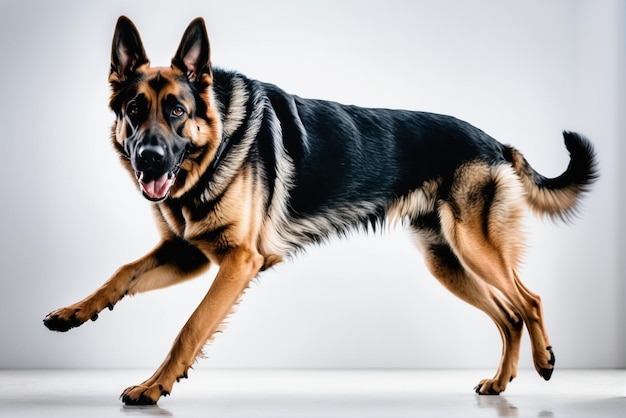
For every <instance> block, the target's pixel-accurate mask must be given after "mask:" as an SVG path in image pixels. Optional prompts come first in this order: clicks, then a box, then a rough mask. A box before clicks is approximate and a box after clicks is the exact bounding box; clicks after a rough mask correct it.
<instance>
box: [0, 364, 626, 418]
mask: <svg viewBox="0 0 626 418" xmlns="http://www.w3.org/2000/svg"><path fill="white" fill-rule="evenodd" d="M148 375H149V371H147V370H70V371H68V370H54V371H41V370H0V417H64V418H70V417H128V416H151V415H154V416H175V417H337V418H342V417H359V418H367V417H626V371H625V370H593V371H591V370H586V371H575V370H557V371H555V373H554V376H553V378H552V380H551V381H550V382H544V381H543V380H541V379H540V378H539V376H537V375H536V374H535V373H534V371H531V370H526V371H521V372H520V375H519V376H518V378H517V379H515V380H514V381H513V382H512V383H511V384H510V385H509V387H508V389H507V391H506V392H505V393H504V394H502V395H501V396H478V395H475V394H474V393H473V392H472V388H473V386H474V385H475V384H476V383H477V382H478V380H480V379H481V378H483V377H487V376H488V375H489V373H487V372H485V371H480V370H467V371H450V370H446V371H422V370H406V371H405V370H398V371H342V370H340V371H336V370H333V371H280V370H278V371H274V370H271V371H270V370H254V371H242V370H236V371H229V370H209V369H200V370H195V371H194V370H192V371H191V372H190V376H189V377H190V379H189V380H184V381H182V382H181V383H179V384H177V385H176V386H174V390H173V392H172V396H170V397H167V398H163V399H161V401H159V405H158V406H154V407H125V406H124V405H123V404H122V403H121V402H120V400H119V399H118V396H119V393H121V391H122V390H123V389H124V388H125V387H126V386H128V385H130V384H134V383H139V382H140V381H141V380H143V379H144V378H146V377H148Z"/></svg>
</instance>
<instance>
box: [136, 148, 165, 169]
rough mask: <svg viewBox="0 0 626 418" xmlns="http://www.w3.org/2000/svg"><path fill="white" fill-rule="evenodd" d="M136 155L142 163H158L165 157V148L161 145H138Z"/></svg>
mask: <svg viewBox="0 0 626 418" xmlns="http://www.w3.org/2000/svg"><path fill="white" fill-rule="evenodd" d="M137 156H138V157H139V159H140V160H141V161H142V162H143V163H144V164H148V165H151V164H154V163H159V162H161V160H163V157H165V148H163V147H162V146H161V145H153V144H145V145H141V146H139V150H138V151H137Z"/></svg>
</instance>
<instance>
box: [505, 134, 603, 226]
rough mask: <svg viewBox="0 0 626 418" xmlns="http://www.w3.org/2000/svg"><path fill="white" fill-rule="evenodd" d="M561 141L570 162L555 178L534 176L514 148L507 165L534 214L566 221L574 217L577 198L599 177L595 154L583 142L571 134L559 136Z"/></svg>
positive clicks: (589, 145)
mask: <svg viewBox="0 0 626 418" xmlns="http://www.w3.org/2000/svg"><path fill="white" fill-rule="evenodd" d="M563 138H564V140H565V147H566V148H567V150H568V151H569V153H570V162H569V165H568V166H567V169H566V170H565V171H564V172H563V174H561V175H560V176H558V177H555V178H546V177H544V176H542V175H541V174H539V173H537V172H536V171H535V170H534V169H533V168H532V167H531V166H530V164H529V163H528V161H526V159H525V158H524V156H523V155H522V154H521V153H520V152H519V151H517V150H516V149H514V148H511V163H512V164H513V169H514V170H515V172H516V173H517V175H518V176H519V177H520V179H521V180H522V183H523V184H524V189H525V190H526V193H527V194H526V200H527V201H528V203H529V205H530V207H531V208H532V209H533V211H534V212H535V213H537V214H539V215H544V214H545V215H548V216H550V217H552V218H560V219H563V220H569V219H570V218H571V217H572V216H573V215H575V214H576V207H577V203H578V201H579V197H580V195H581V194H583V193H585V192H587V191H589V189H590V188H591V184H592V183H593V182H594V181H595V180H596V179H597V178H598V175H599V173H598V167H597V160H596V153H595V151H594V149H593V145H592V144H591V142H590V141H589V140H588V139H587V138H585V137H584V136H582V135H579V134H577V133H574V132H563Z"/></svg>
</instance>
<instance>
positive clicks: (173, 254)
mask: <svg viewBox="0 0 626 418" xmlns="http://www.w3.org/2000/svg"><path fill="white" fill-rule="evenodd" d="M209 265H210V262H209V260H208V258H207V257H206V256H205V255H204V254H203V253H202V252H201V251H200V250H199V249H197V248H196V247H194V246H192V245H191V244H189V243H188V242H186V241H183V240H181V239H178V238H170V239H167V240H164V241H163V242H161V243H160V244H159V245H158V246H157V247H156V248H154V249H153V250H152V251H151V252H150V253H148V254H146V255H145V256H143V257H142V258H140V259H138V260H137V261H134V262H132V263H129V264H126V265H124V266H122V267H120V268H119V269H118V270H117V271H116V272H115V274H113V276H112V277H111V278H110V279H109V280H108V281H107V282H105V283H104V284H103V285H102V286H100V288H99V289H97V290H96V291H95V292H93V293H92V294H91V295H89V296H87V297H86V298H85V299H83V300H81V301H80V302H77V303H74V304H72V305H69V306H66V307H65V308H61V309H57V310H56V311H53V312H51V313H50V314H48V316H46V317H45V318H44V320H43V321H44V325H45V326H46V327H48V328H49V329H50V330H52V331H68V330H69V329H71V328H75V327H77V326H79V325H81V324H83V323H84V322H86V321H88V320H90V319H91V320H94V321H95V320H96V318H98V313H100V311H102V310H103V309H105V308H109V309H113V306H114V305H115V304H116V303H117V302H119V300H120V299H122V298H123V297H124V296H125V295H133V294H135V293H139V292H145V291H148V290H152V289H159V288H162V287H166V286H170V285H172V284H176V283H179V282H180V281H182V280H185V279H189V278H192V277H195V276H197V275H198V274H200V273H202V272H203V271H206V269H207V268H208V267H209Z"/></svg>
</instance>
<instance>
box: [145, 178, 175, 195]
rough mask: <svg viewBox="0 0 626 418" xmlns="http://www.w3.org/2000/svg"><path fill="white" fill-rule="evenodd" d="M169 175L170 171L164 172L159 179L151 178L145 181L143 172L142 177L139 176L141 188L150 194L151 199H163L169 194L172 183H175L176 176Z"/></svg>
mask: <svg viewBox="0 0 626 418" xmlns="http://www.w3.org/2000/svg"><path fill="white" fill-rule="evenodd" d="M168 177H169V173H165V174H163V175H162V176H161V177H159V178H158V179H154V180H150V181H148V182H144V180H143V173H141V177H140V178H139V184H140V185H141V190H142V191H143V192H144V193H145V194H146V196H148V197H149V198H150V199H156V200H158V199H163V198H164V197H165V196H167V192H168V191H169V190H170V187H171V186H172V183H174V180H175V177H174V176H171V178H168Z"/></svg>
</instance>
